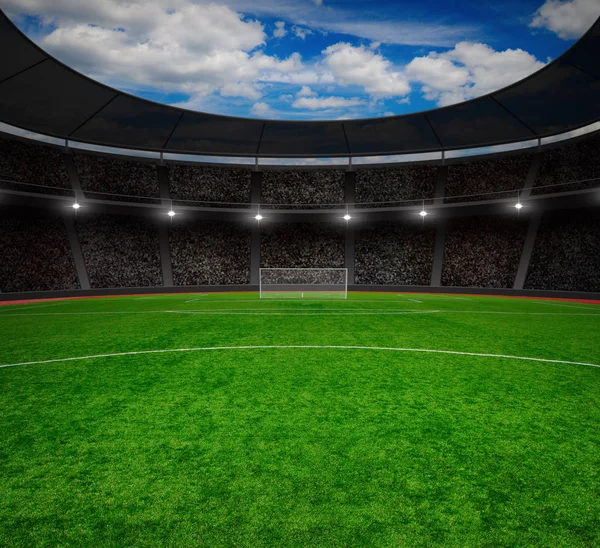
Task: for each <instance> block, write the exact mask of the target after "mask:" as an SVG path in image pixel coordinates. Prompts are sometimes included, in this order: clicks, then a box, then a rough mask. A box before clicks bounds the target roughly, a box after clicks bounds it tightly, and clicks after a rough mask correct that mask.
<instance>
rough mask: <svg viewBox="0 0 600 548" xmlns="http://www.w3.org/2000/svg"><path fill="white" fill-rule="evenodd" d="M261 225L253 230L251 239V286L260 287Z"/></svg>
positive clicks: (258, 224) (257, 224) (257, 225)
mask: <svg viewBox="0 0 600 548" xmlns="http://www.w3.org/2000/svg"><path fill="white" fill-rule="evenodd" d="M259 269H260V223H258V222H257V223H256V225H255V226H254V227H253V228H252V235H251V239H250V285H258V283H259V278H260V273H259Z"/></svg>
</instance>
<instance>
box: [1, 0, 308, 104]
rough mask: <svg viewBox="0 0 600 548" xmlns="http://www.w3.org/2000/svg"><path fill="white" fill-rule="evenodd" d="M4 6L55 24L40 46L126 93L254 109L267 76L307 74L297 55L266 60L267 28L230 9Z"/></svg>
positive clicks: (24, 2)
mask: <svg viewBox="0 0 600 548" xmlns="http://www.w3.org/2000/svg"><path fill="white" fill-rule="evenodd" d="M5 4H7V6H8V8H9V9H10V8H11V7H12V9H16V6H18V7H19V9H20V11H22V12H26V13H33V14H35V13H37V14H40V16H41V17H43V18H44V22H45V23H46V24H52V31H51V32H50V33H49V34H48V35H46V36H44V37H43V38H41V39H40V45H41V46H42V47H43V48H45V49H47V50H48V51H50V52H51V53H52V54H54V55H56V56H57V57H58V58H59V59H61V60H62V61H64V62H65V63H67V64H69V65H71V66H73V67H74V68H76V69H77V70H81V71H82V72H84V73H86V74H89V75H91V76H92V77H94V78H97V79H98V80H101V81H103V82H105V83H107V84H109V85H115V86H118V87H121V88H126V89H134V90H139V91H141V90H151V89H159V90H161V91H167V92H181V93H186V94H189V95H190V96H191V97H190V99H189V100H188V101H186V103H187V104H196V103H202V100H201V99H199V98H201V97H206V96H208V95H210V94H212V93H215V92H216V93H219V94H220V95H221V96H224V97H242V98H246V99H250V100H253V101H256V100H258V99H260V98H261V97H262V92H261V90H260V84H259V83H258V82H260V80H261V79H262V77H263V76H266V75H271V77H273V78H276V77H277V76H278V75H287V74H293V73H295V72H301V71H304V72H306V71H307V68H306V67H305V66H304V65H303V63H302V58H301V57H300V55H299V54H298V53H294V54H292V55H290V56H289V57H288V58H286V59H279V58H277V57H275V56H270V55H265V54H264V53H263V52H262V51H261V49H260V48H261V47H262V46H263V44H264V43H265V40H266V34H265V31H264V27H263V25H262V24H261V23H260V22H259V21H255V20H252V19H247V18H244V17H243V16H241V15H240V14H238V13H236V12H235V11H233V10H232V9H230V8H229V7H228V6H226V5H218V4H208V5H207V4H196V3H193V2H192V1H191V0H166V1H164V2H161V1H159V0H146V1H142V0H132V1H130V2H128V3H123V2H121V1H120V0H104V1H102V2H89V3H88V2H82V3H79V2H77V1H76V0H53V2H51V3H47V2H45V1H44V0H5ZM50 4H51V5H50Z"/></svg>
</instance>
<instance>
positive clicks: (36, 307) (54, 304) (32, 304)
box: [0, 301, 73, 312]
mask: <svg viewBox="0 0 600 548" xmlns="http://www.w3.org/2000/svg"><path fill="white" fill-rule="evenodd" d="M72 302H73V301H64V302H60V303H53V304H41V305H40V306H36V304H37V303H31V304H30V305H27V306H20V307H19V308H13V307H12V306H11V305H7V306H8V308H6V310H7V311H8V312H12V311H14V310H33V309H38V308H46V307H47V306H60V305H62V304H71V303H72ZM0 312H4V307H2V308H0Z"/></svg>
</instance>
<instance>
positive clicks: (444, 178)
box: [433, 166, 448, 205]
mask: <svg viewBox="0 0 600 548" xmlns="http://www.w3.org/2000/svg"><path fill="white" fill-rule="evenodd" d="M447 182H448V166H440V167H439V168H438V172H437V180H436V183H435V198H434V200H433V203H434V204H435V205H438V204H439V205H441V204H443V203H444V198H445V197H446V183H447Z"/></svg>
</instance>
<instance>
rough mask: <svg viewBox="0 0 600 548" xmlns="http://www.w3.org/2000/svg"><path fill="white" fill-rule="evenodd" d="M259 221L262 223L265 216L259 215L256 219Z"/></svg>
mask: <svg viewBox="0 0 600 548" xmlns="http://www.w3.org/2000/svg"><path fill="white" fill-rule="evenodd" d="M254 218H255V219H256V220H257V221H262V218H263V216H262V215H261V214H260V213H259V214H258V215H257V216H256V217H254Z"/></svg>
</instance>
